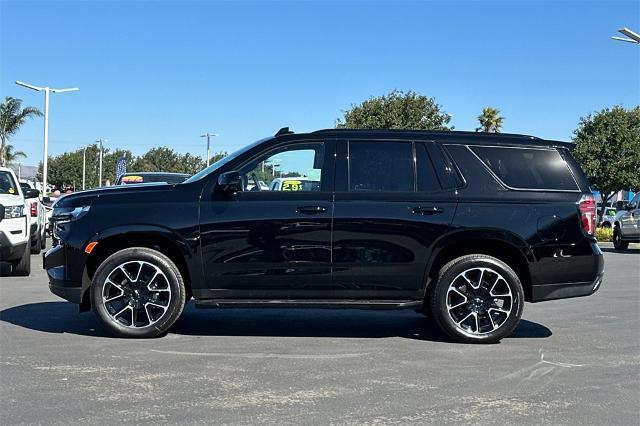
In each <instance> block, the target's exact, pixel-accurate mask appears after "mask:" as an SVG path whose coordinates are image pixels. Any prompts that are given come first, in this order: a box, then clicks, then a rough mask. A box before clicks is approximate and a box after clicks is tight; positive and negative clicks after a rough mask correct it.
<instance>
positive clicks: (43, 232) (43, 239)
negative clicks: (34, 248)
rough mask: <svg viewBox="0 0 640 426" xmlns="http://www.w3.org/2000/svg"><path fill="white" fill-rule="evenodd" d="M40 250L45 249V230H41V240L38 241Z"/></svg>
mask: <svg viewBox="0 0 640 426" xmlns="http://www.w3.org/2000/svg"><path fill="white" fill-rule="evenodd" d="M40 248H41V249H42V250H44V249H46V248H47V231H46V230H45V229H43V230H42V238H41V239H40Z"/></svg>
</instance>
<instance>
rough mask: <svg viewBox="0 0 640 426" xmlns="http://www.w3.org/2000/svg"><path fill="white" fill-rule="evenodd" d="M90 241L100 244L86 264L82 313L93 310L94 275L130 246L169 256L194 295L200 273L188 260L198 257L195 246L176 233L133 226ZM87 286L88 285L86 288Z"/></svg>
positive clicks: (149, 227) (116, 229)
mask: <svg viewBox="0 0 640 426" xmlns="http://www.w3.org/2000/svg"><path fill="white" fill-rule="evenodd" d="M91 242H97V243H98V244H97V245H96V246H95V248H94V249H93V250H92V251H91V253H90V254H88V255H87V260H86V262H85V270H84V272H85V273H84V274H83V275H84V277H85V280H86V281H87V286H86V288H84V291H83V296H82V302H81V304H80V310H81V311H85V310H88V309H90V300H89V291H87V290H88V286H89V285H90V284H91V280H92V279H93V275H94V274H95V272H96V270H97V269H98V267H99V266H100V264H101V263H102V262H104V260H105V259H107V258H108V257H109V256H111V255H112V254H113V253H115V252H117V251H120V250H123V249H125V248H130V247H146V248H150V249H153V250H157V251H158V252H160V253H162V254H164V255H165V256H167V257H168V258H169V259H171V261H172V262H173V263H175V265H176V266H177V267H178V270H179V271H180V273H181V274H182V278H183V280H184V284H185V288H186V290H187V294H188V295H190V294H191V288H192V284H193V280H194V279H197V273H194V271H193V268H192V267H190V263H193V262H190V261H189V260H190V259H192V258H193V257H194V256H195V254H194V250H193V248H192V247H190V246H189V244H187V242H186V241H185V240H184V239H182V238H180V237H179V236H178V235H176V234H175V233H174V232H172V231H170V230H168V229H164V228H160V227H151V226H145V227H136V229H135V230H131V229H130V227H127V228H125V229H122V228H110V229H107V230H105V231H103V232H101V233H100V234H98V235H97V238H93V239H91ZM83 287H85V286H83Z"/></svg>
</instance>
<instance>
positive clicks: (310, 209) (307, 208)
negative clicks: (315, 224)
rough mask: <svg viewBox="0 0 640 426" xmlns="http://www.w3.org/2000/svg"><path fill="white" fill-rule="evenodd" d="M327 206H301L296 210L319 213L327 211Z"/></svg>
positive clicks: (304, 212)
mask: <svg viewBox="0 0 640 426" xmlns="http://www.w3.org/2000/svg"><path fill="white" fill-rule="evenodd" d="M326 211H327V208H326V207H324V206H301V207H298V208H297V209H296V212H298V213H302V214H318V213H325V212H326Z"/></svg>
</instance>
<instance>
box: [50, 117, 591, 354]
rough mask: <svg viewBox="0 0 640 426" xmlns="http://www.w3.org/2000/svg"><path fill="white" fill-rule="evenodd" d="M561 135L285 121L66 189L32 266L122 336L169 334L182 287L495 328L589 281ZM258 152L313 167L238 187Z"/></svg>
mask: <svg viewBox="0 0 640 426" xmlns="http://www.w3.org/2000/svg"><path fill="white" fill-rule="evenodd" d="M571 147H572V144H569V143H563V142H557V141H547V140H543V139H539V138H536V137H532V136H525V135H511V134H504V133H495V134H493V133H492V134H489V133H476V132H455V131H450V132H427V131H400V130H397V131H392V130H389V131H382V130H380V131H378V130H346V129H329V130H320V131H317V132H312V133H304V134H295V133H292V132H290V131H288V129H286V128H285V129H282V130H281V131H279V132H278V133H277V134H276V135H275V136H273V137H270V138H266V139H263V140H261V141H258V142H256V143H254V144H252V145H249V146H247V147H245V148H243V149H241V150H239V151H237V152H236V153H234V154H231V155H229V156H227V157H225V158H224V159H222V160H220V161H218V162H216V163H214V164H212V165H211V166H210V167H208V168H206V169H204V170H202V171H201V172H199V173H197V174H195V175H194V176H192V177H191V178H189V179H188V180H187V181H185V182H184V183H181V184H177V185H138V186H132V187H130V188H123V187H111V188H103V189H96V190H91V191H83V192H80V193H75V194H71V195H67V196H65V197H64V198H62V199H60V200H59V201H58V202H57V203H56V205H55V211H54V215H53V223H54V233H55V234H56V238H57V239H58V240H59V242H58V243H57V244H55V245H54V246H53V247H52V248H51V249H50V250H49V251H48V252H47V253H46V256H45V259H44V267H45V269H46V270H47V274H48V276H49V283H50V284H49V286H50V289H51V291H52V292H53V293H54V294H57V295H59V296H61V297H63V298H65V299H67V300H70V301H72V302H74V303H77V304H79V305H80V310H88V309H93V311H94V313H95V315H96V317H97V320H98V322H99V323H100V324H101V326H103V327H104V328H105V329H107V330H108V331H110V332H111V333H113V334H116V335H118V336H126V337H154V336H158V335H161V334H162V333H165V332H166V331H167V330H169V329H170V327H171V326H172V325H173V324H174V323H175V321H176V320H177V319H178V317H179V316H180V315H181V313H182V310H183V308H184V305H185V302H186V301H187V300H189V299H191V298H192V297H193V298H194V299H195V303H196V305H197V306H198V307H202V308H220V307H236V308H237V307H252V308H256V307H304V308H309V307H315V308H357V309H413V310H419V311H420V312H422V313H424V314H425V315H427V316H429V317H432V318H434V319H435V321H436V322H437V324H438V325H439V326H440V327H441V328H442V330H444V332H445V333H447V334H448V335H449V336H450V337H451V338H452V339H454V340H457V341H461V342H472V343H491V342H497V341H499V340H500V339H502V338H503V337H506V336H508V335H510V334H511V332H512V331H513V330H514V329H515V327H516V326H517V325H518V322H519V320H520V317H521V315H522V311H523V307H524V302H525V301H529V302H541V301H545V300H551V299H562V298H567V297H577V296H588V295H590V294H593V293H594V292H596V291H597V290H598V288H599V287H600V284H601V283H602V278H603V274H604V258H603V254H602V252H601V251H600V249H599V247H598V244H597V242H596V239H595V237H594V232H595V226H596V212H595V200H594V198H593V195H592V194H591V190H590V188H589V182H588V180H587V178H586V176H585V175H584V173H583V172H582V170H581V169H580V166H579V165H578V163H577V162H576V161H575V160H574V159H573V157H572V156H571V153H570V148H571ZM265 164H273V165H275V164H277V165H278V172H281V173H282V174H283V175H289V176H291V175H296V176H307V177H313V180H311V181H310V180H309V179H307V180H306V181H305V180H303V179H301V178H294V179H295V180H297V181H299V185H300V186H299V187H298V186H296V190H286V188H285V185H284V182H286V179H281V178H278V179H280V181H279V182H280V183H278V184H275V185H270V186H269V189H270V190H267V191H262V190H260V185H256V184H255V183H256V182H254V190H252V191H246V188H247V184H248V183H250V182H252V181H254V180H255V181H258V178H257V176H258V175H259V174H261V173H262V172H263V168H264V165H265ZM305 182H306V183H309V185H305ZM292 185H293V184H292ZM296 185H298V184H296ZM256 188H257V189H256ZM505 212H508V214H505ZM558 306H559V307H560V305H558ZM585 315H588V314H587V313H585Z"/></svg>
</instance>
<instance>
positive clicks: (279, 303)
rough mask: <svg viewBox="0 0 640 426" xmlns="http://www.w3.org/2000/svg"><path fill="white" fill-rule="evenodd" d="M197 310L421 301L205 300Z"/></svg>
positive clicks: (392, 305) (402, 305) (388, 305)
mask: <svg viewBox="0 0 640 426" xmlns="http://www.w3.org/2000/svg"><path fill="white" fill-rule="evenodd" d="M195 305H196V308H201V309H203V308H312V309H416V308H420V307H421V306H422V301H421V300H344V299H322V300H318V299H297V300H296V299H293V300H272V299H203V300H195Z"/></svg>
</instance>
